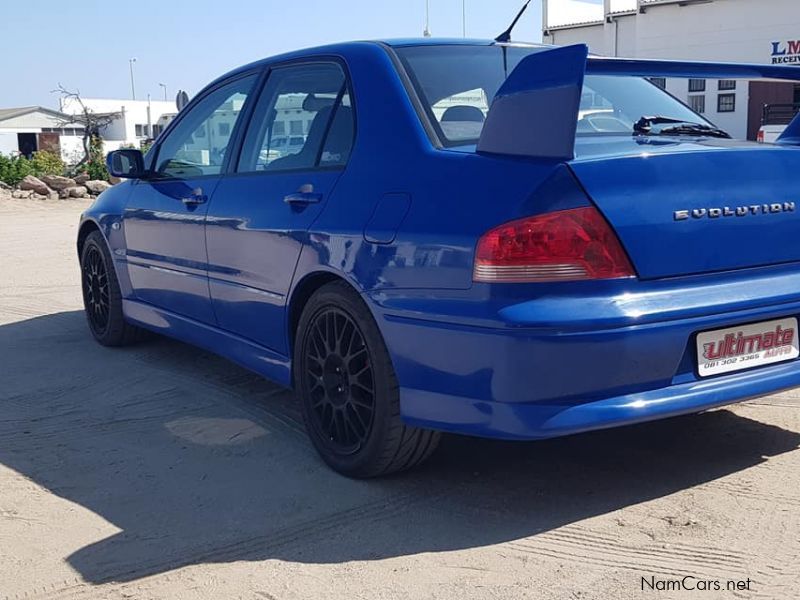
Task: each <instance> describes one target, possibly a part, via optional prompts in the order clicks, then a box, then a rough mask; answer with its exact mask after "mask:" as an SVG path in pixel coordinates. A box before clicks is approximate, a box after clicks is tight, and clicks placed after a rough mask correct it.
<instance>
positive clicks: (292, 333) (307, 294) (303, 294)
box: [287, 271, 358, 356]
mask: <svg viewBox="0 0 800 600" xmlns="http://www.w3.org/2000/svg"><path fill="white" fill-rule="evenodd" d="M334 281H341V282H344V283H346V284H347V285H350V286H351V287H353V286H352V284H350V283H349V282H348V281H347V280H346V279H345V278H344V277H342V276H341V275H337V274H336V273H332V272H330V271H316V272H313V273H309V274H308V275H305V276H304V277H303V278H302V279H301V280H300V281H299V282H298V283H297V285H296V286H295V287H294V290H293V291H292V295H291V297H290V299H289V311H288V320H287V325H288V331H287V334H288V337H289V356H292V353H293V352H294V344H295V338H296V337H297V326H298V325H299V324H300V316H301V315H302V314H303V309H304V308H305V307H306V304H308V301H309V300H310V299H311V297H312V296H313V295H314V294H315V293H316V291H317V290H319V289H320V288H321V287H322V286H324V285H326V284H328V283H333V282H334ZM353 289H355V288H353ZM356 291H358V290H356Z"/></svg>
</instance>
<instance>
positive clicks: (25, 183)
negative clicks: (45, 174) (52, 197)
mask: <svg viewBox="0 0 800 600" xmlns="http://www.w3.org/2000/svg"><path fill="white" fill-rule="evenodd" d="M19 189H21V190H24V191H32V192H36V193H37V194H41V195H42V196H47V195H48V194H49V193H50V188H49V187H47V184H46V183H45V182H44V181H42V180H41V179H39V178H38V177H34V176H33V175H26V176H25V178H24V179H23V180H22V181H20V182H19Z"/></svg>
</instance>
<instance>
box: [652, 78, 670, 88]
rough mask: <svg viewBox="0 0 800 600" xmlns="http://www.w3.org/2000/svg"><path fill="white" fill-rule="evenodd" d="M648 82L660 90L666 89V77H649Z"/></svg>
mask: <svg viewBox="0 0 800 600" xmlns="http://www.w3.org/2000/svg"><path fill="white" fill-rule="evenodd" d="M650 81H651V82H652V83H653V84H655V85H657V86H658V87H660V88H661V89H662V90H665V89H667V78H666V77H651V78H650Z"/></svg>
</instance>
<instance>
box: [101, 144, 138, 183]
mask: <svg viewBox="0 0 800 600" xmlns="http://www.w3.org/2000/svg"><path fill="white" fill-rule="evenodd" d="M106 167H107V168H108V172H109V173H110V174H111V175H112V176H113V177H121V178H123V179H141V178H142V177H144V175H145V170H144V156H143V155H142V151H141V150H134V149H132V148H123V149H122V150H114V151H113V152H109V153H108V156H107V157H106Z"/></svg>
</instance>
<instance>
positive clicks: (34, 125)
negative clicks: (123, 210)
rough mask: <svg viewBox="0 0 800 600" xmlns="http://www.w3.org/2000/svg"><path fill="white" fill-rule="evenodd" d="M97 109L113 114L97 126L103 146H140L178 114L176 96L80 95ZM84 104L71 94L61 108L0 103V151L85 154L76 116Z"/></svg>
mask: <svg viewBox="0 0 800 600" xmlns="http://www.w3.org/2000/svg"><path fill="white" fill-rule="evenodd" d="M82 100H83V103H84V105H85V106H86V107H87V108H88V109H89V110H90V111H92V112H93V113H95V114H98V115H113V118H112V119H111V122H110V123H109V125H108V126H106V127H103V128H102V129H101V130H100V136H101V137H102V138H103V149H104V150H105V151H106V152H110V151H111V150H116V149H118V148H120V147H123V146H134V147H136V148H138V147H140V146H141V144H142V142H144V141H146V140H148V139H154V138H156V137H157V136H158V134H159V133H161V131H163V129H164V128H165V127H166V126H167V124H169V122H170V121H171V120H172V119H173V118H174V117H175V115H176V114H177V108H176V107H175V103H174V102H165V101H147V100H143V101H137V100H105V99H98V98H83V99H82ZM81 113H82V109H81V107H80V105H79V104H78V103H77V101H75V100H69V99H67V100H62V101H61V111H57V110H52V109H49V108H44V107H41V106H26V107H22V108H7V109H0V154H6V155H16V154H22V155H25V156H28V157H29V156H30V155H31V154H32V153H33V152H36V151H38V150H49V151H51V152H55V153H58V154H60V155H61V158H62V159H63V160H64V162H66V163H67V164H75V163H77V162H78V161H79V160H80V159H81V158H82V157H83V134H84V127H83V125H81V124H80V123H76V122H75V118H74V116H75V115H78V114H81Z"/></svg>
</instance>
